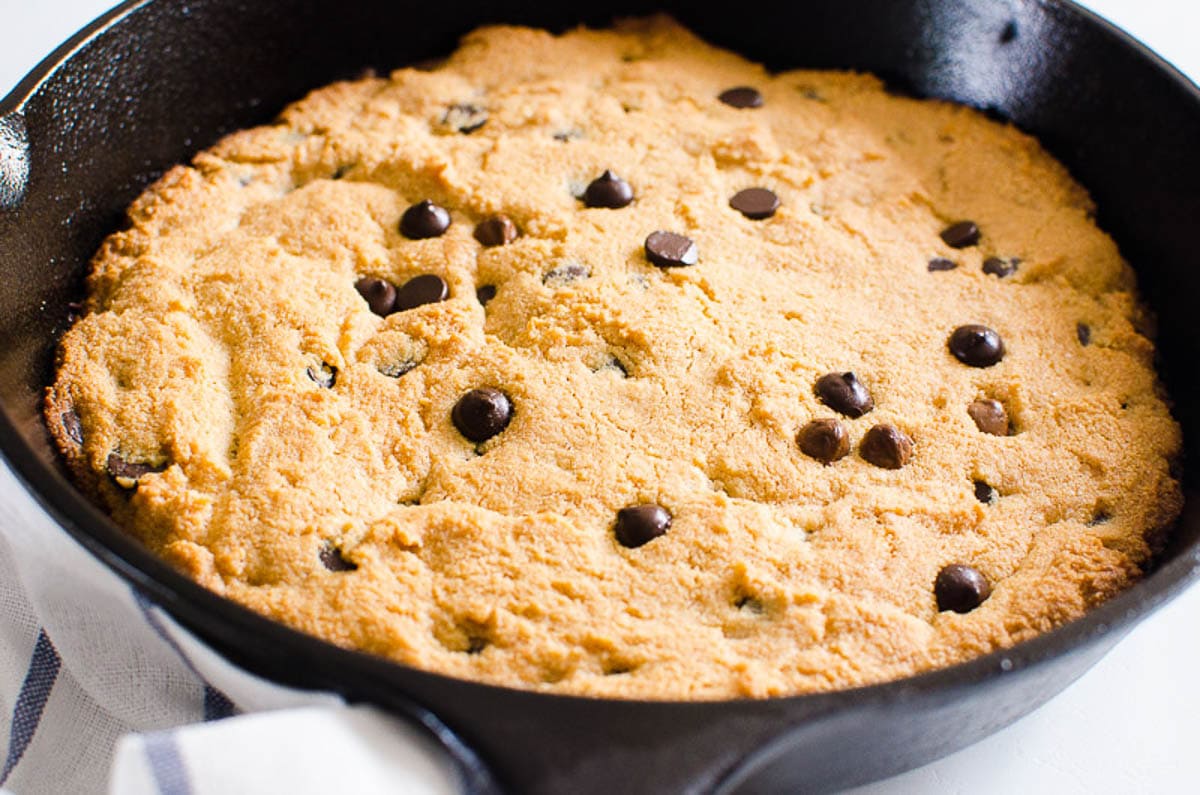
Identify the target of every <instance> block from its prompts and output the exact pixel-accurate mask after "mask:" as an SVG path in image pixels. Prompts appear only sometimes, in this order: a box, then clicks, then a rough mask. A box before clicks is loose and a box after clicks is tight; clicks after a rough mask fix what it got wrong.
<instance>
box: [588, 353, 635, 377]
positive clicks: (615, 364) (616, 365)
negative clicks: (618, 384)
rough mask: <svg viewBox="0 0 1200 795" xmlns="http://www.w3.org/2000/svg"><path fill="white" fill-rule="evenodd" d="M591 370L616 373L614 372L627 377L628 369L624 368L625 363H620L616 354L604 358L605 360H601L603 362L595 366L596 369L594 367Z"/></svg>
mask: <svg viewBox="0 0 1200 795" xmlns="http://www.w3.org/2000/svg"><path fill="white" fill-rule="evenodd" d="M593 372H597V373H616V374H617V375H619V376H620V377H621V378H628V377H629V370H628V369H626V367H625V365H624V364H622V363H621V360H620V359H618V358H617V357H616V356H609V357H608V358H606V359H605V360H604V361H603V362H602V363H601V364H600V366H599V367H597V368H596V369H595V370H594V371H593Z"/></svg>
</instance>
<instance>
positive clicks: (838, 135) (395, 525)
mask: <svg viewBox="0 0 1200 795" xmlns="http://www.w3.org/2000/svg"><path fill="white" fill-rule="evenodd" d="M426 202H428V204H425V203H426ZM439 211H441V212H444V213H445V217H443V215H441V214H440V213H439ZM129 217H130V220H131V226H130V228H129V229H128V230H126V231H122V232H119V233H117V234H115V235H113V236H112V237H111V238H110V239H109V240H108V241H107V242H106V243H105V244H104V247H103V249H102V250H101V251H100V252H99V254H98V255H97V257H96V258H95V260H94V263H93V269H92V273H91V275H90V278H89V282H88V287H89V297H88V300H87V304H86V312H85V314H84V316H83V317H82V319H80V320H79V321H78V322H77V323H76V324H75V325H74V327H73V328H72V329H71V330H70V331H69V332H68V333H67V334H66V335H65V337H64V339H63V341H62V345H61V350H60V365H59V369H58V372H57V376H56V380H55V383H54V384H53V386H52V387H51V388H50V389H49V390H48V394H47V401H46V418H47V423H48V426H49V428H50V430H51V432H52V433H53V434H54V436H55V438H56V440H57V442H58V444H59V446H60V448H61V449H62V451H63V453H64V455H65V456H66V458H67V460H68V462H69V464H70V466H71V467H72V469H73V471H74V472H75V474H76V476H77V477H78V479H79V481H80V482H81V484H83V485H84V486H85V487H86V488H87V489H88V490H89V491H90V492H91V493H92V494H93V495H94V496H95V498H96V499H97V500H99V501H100V502H101V503H102V504H104V505H105V506H106V507H107V508H108V509H109V510H110V511H111V513H112V514H113V516H114V517H115V518H116V520H117V522H118V523H119V524H120V525H122V526H123V527H125V528H127V529H128V530H129V531H130V532H131V533H133V534H134V535H136V536H137V537H138V538H139V539H141V540H142V541H143V542H144V543H145V544H146V545H147V546H148V547H149V548H151V549H152V550H154V551H156V552H157V553H159V554H161V555H162V556H163V557H165V558H166V559H167V560H168V561H170V562H171V563H172V564H173V565H175V566H176V567H178V568H179V569H180V570H182V571H184V572H185V573H186V574H188V575H189V576H191V577H193V578H195V579H196V580H198V581H199V582H201V583H203V584H204V585H206V586H208V587H209V588H211V589H213V590H215V591H216V592H218V593H221V594H223V595H225V596H227V597H229V598H231V599H234V600H236V601H238V602H241V603H243V604H245V605H248V606H249V607H251V608H253V609H255V610H257V611H260V612H262V613H264V614H266V615H269V616H272V617H274V618H276V619H278V620H280V621H283V622H285V623H287V624H290V625H291V626H293V627H296V628H299V629H301V630H304V631H307V632H310V633H313V634H316V635H318V636H320V637H323V638H325V639H327V640H329V641H332V642H334V643H337V644H339V645H342V646H347V647H353V648H358V649H363V650H366V651H368V652H373V653H376V654H380V655H385V656H388V657H391V658H393V659H395V660H398V661H401V662H404V663H407V664H411V665H415V666H419V667H422V668H426V669H430V670H434V671H438V672H442V673H445V674H449V675H452V676H458V677H465V678H471V679H478V680H482V681H486V682H491V683H497V684H504V685H510V686H515V687H524V688H533V689H543V690H549V691H555V692H564V693H578V694H589V695H599V696H607V697H639V698H668V699H689V698H719V697H733V696H752V697H763V696H772V695H784V694H793V693H803V692H812V691H821V690H830V689H836V688H842V687H850V686H856V685H861V684H867V683H872V682H878V681H884V680H887V679H891V678H895V677H899V676H904V675H908V674H912V673H916V672H919V671H923V670H927V669H930V668H934V667H937V666H941V665H946V664H950V663H954V662H957V661H961V660H964V659H968V658H970V657H972V656H974V655H977V654H980V653H983V652H987V651H990V650H993V649H996V648H1002V647H1005V646H1008V645H1011V644H1012V643H1015V642H1018V641H1021V640H1023V639H1026V638H1029V637H1032V636H1033V635H1035V634H1037V633H1039V632H1042V631H1045V630H1047V629H1050V628H1052V627H1054V626H1056V625H1058V624H1060V623H1062V622H1064V621H1066V620H1069V619H1071V618H1074V617H1077V616H1079V615H1081V614H1082V613H1083V612H1084V611H1086V610H1087V609H1088V608H1089V607H1091V606H1093V605H1095V604H1097V603H1098V602H1100V601H1103V600H1104V599H1106V598H1108V597H1109V596H1111V595H1112V594H1114V593H1116V592H1118V591H1119V590H1121V589H1123V588H1125V587H1127V586H1129V585H1130V584H1131V583H1132V582H1134V581H1135V580H1136V579H1137V578H1138V577H1139V576H1140V574H1141V570H1142V567H1143V566H1144V565H1145V564H1146V563H1147V561H1148V560H1149V558H1150V556H1151V554H1152V549H1153V547H1155V546H1156V545H1157V544H1158V543H1160V542H1161V540H1162V539H1161V531H1162V528H1164V527H1166V526H1167V525H1168V524H1169V523H1170V522H1171V520H1172V519H1173V518H1174V517H1175V515H1176V514H1177V512H1178V510H1179V506H1180V495H1179V488H1178V485H1177V482H1176V480H1175V479H1174V478H1173V476H1172V474H1171V469H1170V467H1171V463H1172V461H1173V459H1174V458H1175V456H1176V455H1177V453H1178V450H1179V445H1180V438H1179V430H1178V427H1177V426H1176V424H1175V423H1174V422H1173V420H1172V419H1171V417H1170V414H1169V411H1168V409H1167V407H1166V405H1165V403H1164V399H1163V397H1162V396H1161V394H1160V392H1159V390H1158V388H1157V385H1156V378H1155V373H1154V371H1153V368H1152V360H1153V347H1152V344H1151V342H1150V340H1149V339H1148V336H1147V332H1146V330H1145V329H1146V326H1147V325H1148V324H1147V322H1146V318H1145V317H1144V314H1143V312H1142V310H1141V308H1140V306H1139V304H1138V300H1137V297H1136V293H1135V286H1134V278H1133V274H1132V272H1131V270H1130V268H1129V267H1128V266H1127V265H1126V264H1125V263H1124V262H1123V261H1122V259H1121V257H1120V256H1119V254H1118V251H1117V248H1116V246H1115V245H1114V244H1113V242H1112V241H1111V240H1110V239H1109V238H1108V237H1107V236H1106V235H1105V234H1104V233H1103V232H1101V231H1100V230H1098V229H1097V228H1096V226H1095V224H1094V223H1093V221H1092V207H1091V203H1090V201H1089V199H1088V197H1087V195H1086V194H1085V192H1084V191H1083V190H1082V189H1081V188H1080V187H1079V186H1078V185H1076V184H1075V183H1074V182H1073V181H1072V180H1071V179H1070V177H1069V176H1068V175H1067V173H1066V172H1065V170H1064V169H1063V168H1062V167H1061V166H1059V165H1058V164H1056V163H1055V162H1054V161H1053V160H1052V159H1051V158H1050V157H1049V156H1048V155H1047V154H1045V152H1044V151H1043V150H1042V149H1041V148H1040V147H1039V146H1038V144H1037V143H1036V142H1035V141H1034V140H1032V139H1031V138H1029V137H1028V136H1026V135H1024V134H1022V133H1020V132H1018V131H1017V130H1015V129H1013V128H1011V127H1008V126H1004V125H1001V124H998V123H996V122H993V121H990V120H988V119H986V118H985V117H984V116H983V115H981V114H979V113H976V112H974V111H971V110H967V109H964V108H961V107H957V106H954V105H951V104H947V103H941V102H934V101H917V100H912V99H907V98H902V97H896V96H892V95H889V94H888V93H886V92H885V91H884V90H883V88H882V86H881V84H880V83H879V82H878V81H877V80H875V79H874V78H872V77H870V76H865V75H856V74H847V73H828V72H806V71H796V72H786V73H782V74H777V75H770V74H768V73H767V72H766V71H764V70H763V69H762V68H760V67H758V66H756V65H754V64H751V63H750V62H748V61H745V60H743V59H741V58H739V57H737V56H735V55H733V54H730V53H727V52H723V51H720V50H717V49H714V48H711V47H709V46H707V45H705V44H704V43H702V42H700V41H699V40H697V39H696V38H694V37H693V36H692V35H691V34H689V33H688V32H686V31H685V30H683V29H681V28H679V27H678V26H676V25H674V24H673V23H671V22H670V21H669V20H665V19H662V18H658V19H653V20H642V21H634V22H630V23H626V24H623V25H621V26H618V28H616V29H614V30H607V31H588V30H579V31H574V32H571V33H568V34H565V35H563V36H553V35H551V34H548V33H545V32H541V31H536V30H530V29H524V28H516V27H493V28H486V29H482V30H479V31H476V32H475V33H472V34H470V35H469V36H467V37H466V38H465V40H464V41H463V44H462V47H461V48H460V49H459V50H458V51H457V52H456V53H455V54H454V55H453V56H451V57H450V58H449V60H448V61H447V62H446V63H445V64H443V65H441V66H439V67H438V68H436V69H433V70H431V71H428V70H418V69H404V70H400V71H398V72H396V73H394V74H393V75H391V76H390V78H386V79H385V78H365V79H362V80H359V81H355V82H346V83H339V84H335V85H333V86H330V87H327V88H323V89H321V90H318V91H316V92H314V93H313V94H311V95H310V96H308V97H307V98H305V99H304V100H302V101H300V102H298V103H296V104H295V105H293V106H291V107H289V108H288V109H287V110H285V111H284V113H283V114H282V116H281V117H280V119H279V121H278V123H276V124H274V125H272V126H268V127H262V128H258V129H253V130H248V131H244V132H240V133H237V134H234V135H232V136H229V137H228V138H226V139H225V140H223V141H221V142H220V143H219V144H217V145H216V146H215V147H213V148H212V149H210V150H209V151H206V152H204V153H202V154H200V155H198V156H197V157H196V158H195V160H194V161H193V163H192V164H191V165H188V166H180V167H177V168H175V169H172V170H171V171H170V172H169V173H167V174H166V175H165V176H164V177H163V178H162V179H161V180H160V181H159V182H158V183H157V184H156V185H154V186H153V187H152V188H151V189H150V190H148V191H147V192H146V194H145V195H144V196H142V197H141V198H140V199H139V200H138V201H137V202H136V203H135V204H134V205H133V207H132V208H131V209H130V211H129ZM966 219H969V220H966ZM447 223H448V225H447ZM656 235H658V236H657V237H656ZM401 296H407V297H406V298H402V297H401ZM964 329H965V331H964ZM979 329H983V330H982V331H980V330H979ZM985 332H990V334H991V335H992V336H988V334H987V333H985ZM1085 332H1086V333H1085Z"/></svg>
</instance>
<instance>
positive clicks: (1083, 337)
mask: <svg viewBox="0 0 1200 795" xmlns="http://www.w3.org/2000/svg"><path fill="white" fill-rule="evenodd" d="M1075 336H1076V337H1078V338H1079V344H1080V345H1082V346H1084V347H1085V348H1086V347H1087V346H1088V345H1091V344H1092V327H1091V326H1089V325H1088V324H1087V323H1076V324H1075Z"/></svg>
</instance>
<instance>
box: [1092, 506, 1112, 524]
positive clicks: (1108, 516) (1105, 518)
mask: <svg viewBox="0 0 1200 795" xmlns="http://www.w3.org/2000/svg"><path fill="white" fill-rule="evenodd" d="M1112 518H1113V517H1112V513H1111V512H1110V511H1109V510H1108V509H1107V508H1103V507H1097V508H1096V510H1095V511H1094V512H1093V513H1092V518H1091V519H1089V520H1088V523H1087V526H1088V527H1095V526H1096V525H1101V524H1106V523H1108V522H1111V521H1112Z"/></svg>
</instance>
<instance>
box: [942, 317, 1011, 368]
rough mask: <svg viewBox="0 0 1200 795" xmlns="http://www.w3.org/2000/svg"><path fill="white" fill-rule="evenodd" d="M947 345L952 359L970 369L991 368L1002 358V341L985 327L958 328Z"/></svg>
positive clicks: (967, 326)
mask: <svg viewBox="0 0 1200 795" xmlns="http://www.w3.org/2000/svg"><path fill="white" fill-rule="evenodd" d="M947 344H948V346H949V348H950V353H952V354H954V358H955V359H958V360H959V361H960V362H962V363H963V364H965V365H968V366H970V367H991V366H992V365H994V364H996V363H998V362H999V361H1000V360H1001V359H1003V358H1004V341H1003V340H1002V339H1000V335H999V334H997V333H996V332H995V331H993V330H992V329H990V328H988V327H987V326H980V325H978V324H974V323H972V324H970V325H966V326H959V327H958V328H956V329H955V330H954V333H953V334H951V335H950V340H949V342H948V343H947Z"/></svg>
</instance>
